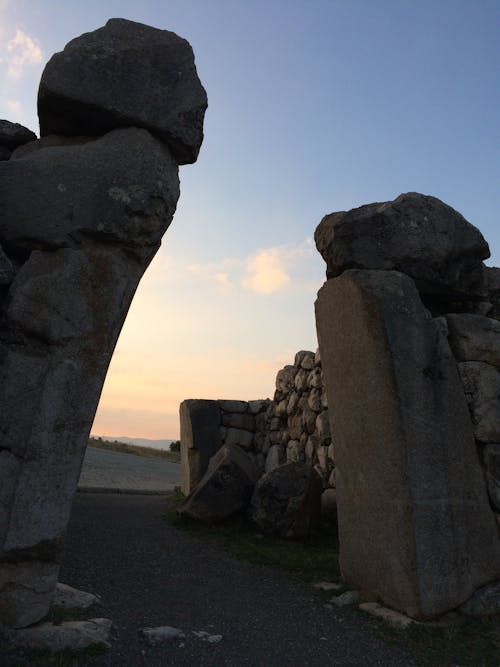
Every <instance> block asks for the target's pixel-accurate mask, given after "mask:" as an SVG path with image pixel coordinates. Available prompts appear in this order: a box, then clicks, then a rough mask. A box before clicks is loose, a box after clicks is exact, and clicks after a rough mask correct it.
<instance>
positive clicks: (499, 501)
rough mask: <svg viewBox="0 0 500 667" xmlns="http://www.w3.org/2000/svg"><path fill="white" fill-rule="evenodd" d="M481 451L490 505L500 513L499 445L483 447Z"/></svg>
mask: <svg viewBox="0 0 500 667" xmlns="http://www.w3.org/2000/svg"><path fill="white" fill-rule="evenodd" d="M482 449H483V462H484V467H485V473H486V483H487V486H488V495H489V497H490V503H491V505H492V507H493V509H494V510H495V511H496V512H500V444H499V443H495V444H492V445H485V446H484V447H483V448H482Z"/></svg>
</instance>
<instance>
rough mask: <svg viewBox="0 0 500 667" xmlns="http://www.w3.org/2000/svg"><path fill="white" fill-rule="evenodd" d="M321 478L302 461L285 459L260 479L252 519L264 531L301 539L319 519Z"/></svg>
mask: <svg viewBox="0 0 500 667" xmlns="http://www.w3.org/2000/svg"><path fill="white" fill-rule="evenodd" d="M322 490H323V487H322V484H321V479H320V477H319V476H318V474H317V473H316V471H315V470H314V469H313V468H311V467H310V466H308V465H306V464H303V463H293V462H292V463H286V464H284V465H282V466H279V467H278V468H275V469H273V470H271V471H270V472H268V473H266V474H265V475H264V476H263V477H261V478H260V479H259V481H258V482H257V484H256V485H255V490H254V493H253V496H252V501H251V516H252V520H253V521H255V523H257V525H258V526H259V527H260V528H261V529H262V530H263V531H265V532H268V533H274V534H277V535H280V536H281V537H286V538H291V539H302V538H304V537H307V536H308V535H309V533H310V530H311V528H312V527H313V526H314V525H315V524H317V523H318V521H319V517H320V513H321V492H322Z"/></svg>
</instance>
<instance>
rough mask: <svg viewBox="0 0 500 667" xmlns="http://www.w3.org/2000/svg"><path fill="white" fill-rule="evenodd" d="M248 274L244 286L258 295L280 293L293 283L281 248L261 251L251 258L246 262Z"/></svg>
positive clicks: (244, 278)
mask: <svg viewBox="0 0 500 667" xmlns="http://www.w3.org/2000/svg"><path fill="white" fill-rule="evenodd" d="M246 273H247V275H245V276H244V277H243V278H242V280H241V284H242V286H243V287H244V288H245V289H248V290H251V291H253V292H257V293H258V294H271V293H272V292H278V291H280V290H282V289H284V288H286V287H288V286H289V285H290V283H291V278H290V276H289V274H288V272H287V270H286V262H285V257H284V254H283V251H282V249H280V248H270V249H268V250H260V251H259V252H258V253H257V254H256V255H254V256H253V257H249V258H248V259H247V261H246Z"/></svg>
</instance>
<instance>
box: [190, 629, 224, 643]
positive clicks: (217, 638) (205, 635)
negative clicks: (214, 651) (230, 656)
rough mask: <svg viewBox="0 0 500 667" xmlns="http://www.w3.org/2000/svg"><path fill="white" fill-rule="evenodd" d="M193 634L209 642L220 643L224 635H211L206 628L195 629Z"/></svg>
mask: <svg viewBox="0 0 500 667" xmlns="http://www.w3.org/2000/svg"><path fill="white" fill-rule="evenodd" d="M193 635H196V636H197V637H198V639H201V641H202V642H208V643H209V644H218V643H219V642H220V641H221V639H222V635H211V634H210V633H209V632H206V631H205V630H193Z"/></svg>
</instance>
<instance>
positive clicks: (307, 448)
mask: <svg viewBox="0 0 500 667" xmlns="http://www.w3.org/2000/svg"><path fill="white" fill-rule="evenodd" d="M180 420H181V489H182V492H183V493H184V494H185V495H188V494H189V493H190V492H191V491H192V490H193V489H194V487H195V486H196V484H197V483H198V482H199V481H200V479H201V477H202V476H203V474H204V472H205V471H206V469H207V466H208V462H209V460H210V458H211V456H213V455H214V454H215V453H216V452H217V451H218V450H219V449H220V448H221V447H223V446H224V445H238V446H240V447H241V448H242V449H244V450H245V452H247V454H249V455H250V456H251V458H252V460H253V461H254V463H255V465H256V468H257V471H258V473H259V475H260V476H262V475H263V474H265V473H267V472H270V471H271V470H274V469H275V468H276V467H278V466H279V465H282V464H283V463H286V462H287V461H297V462H300V463H307V464H309V465H311V466H313V467H314V468H315V469H316V471H317V472H318V473H319V475H320V477H321V479H322V482H323V488H324V489H327V488H334V487H335V466H334V446H333V443H332V438H331V435H330V425H329V421H328V409H327V404H326V392H324V391H323V382H322V371H321V359H320V355H319V351H317V352H316V353H314V352H310V351H306V350H301V351H300V352H297V354H296V355H295V360H294V363H293V364H290V365H287V366H285V367H284V368H282V369H281V370H279V371H278V373H277V376H276V390H275V393H274V398H273V400H270V399H260V400H254V401H238V400H214V401H210V400H201V399H188V400H186V401H183V403H182V404H181V407H180Z"/></svg>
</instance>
